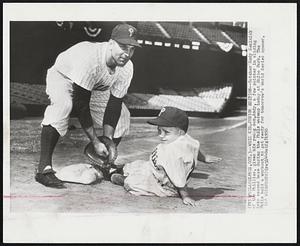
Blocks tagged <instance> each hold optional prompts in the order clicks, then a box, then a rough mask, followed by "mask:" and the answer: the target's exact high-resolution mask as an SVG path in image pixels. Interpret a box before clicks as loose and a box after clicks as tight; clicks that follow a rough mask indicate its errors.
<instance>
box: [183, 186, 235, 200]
mask: <svg viewBox="0 0 300 246" xmlns="http://www.w3.org/2000/svg"><path fill="white" fill-rule="evenodd" d="M226 190H231V191H233V190H234V189H228V188H210V187H201V188H198V189H194V188H188V193H189V194H190V196H191V197H192V198H193V199H195V200H196V201H199V200H202V199H212V198H214V197H215V196H217V195H220V194H223V193H224V191H226Z"/></svg>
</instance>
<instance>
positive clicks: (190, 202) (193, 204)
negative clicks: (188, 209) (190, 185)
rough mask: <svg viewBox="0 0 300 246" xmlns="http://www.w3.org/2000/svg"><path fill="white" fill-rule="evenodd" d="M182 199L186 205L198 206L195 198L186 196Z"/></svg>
mask: <svg viewBox="0 0 300 246" xmlns="http://www.w3.org/2000/svg"><path fill="white" fill-rule="evenodd" d="M182 201H183V203H184V204H185V205H190V206H192V207H196V205H197V204H196V201H195V200H193V199H192V198H190V197H188V196H187V197H185V198H183V199H182Z"/></svg>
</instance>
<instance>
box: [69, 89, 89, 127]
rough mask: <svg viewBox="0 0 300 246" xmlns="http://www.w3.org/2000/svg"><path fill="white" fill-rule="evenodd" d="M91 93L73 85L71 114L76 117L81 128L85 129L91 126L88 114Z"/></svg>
mask: <svg viewBox="0 0 300 246" xmlns="http://www.w3.org/2000/svg"><path fill="white" fill-rule="evenodd" d="M91 94H92V93H91V91H88V90H86V89H84V88H82V87H81V86H79V85H77V84H75V83H73V112H74V113H75V115H76V116H77V117H78V119H79V122H80V124H81V126H82V127H83V128H84V129H87V128H89V127H91V126H93V120H92V116H91V112H90V99H91Z"/></svg>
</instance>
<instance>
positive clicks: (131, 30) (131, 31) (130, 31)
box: [128, 27, 134, 37]
mask: <svg viewBox="0 0 300 246" xmlns="http://www.w3.org/2000/svg"><path fill="white" fill-rule="evenodd" d="M128 32H129V37H132V34H133V33H134V30H133V28H131V27H130V28H129V29H128Z"/></svg>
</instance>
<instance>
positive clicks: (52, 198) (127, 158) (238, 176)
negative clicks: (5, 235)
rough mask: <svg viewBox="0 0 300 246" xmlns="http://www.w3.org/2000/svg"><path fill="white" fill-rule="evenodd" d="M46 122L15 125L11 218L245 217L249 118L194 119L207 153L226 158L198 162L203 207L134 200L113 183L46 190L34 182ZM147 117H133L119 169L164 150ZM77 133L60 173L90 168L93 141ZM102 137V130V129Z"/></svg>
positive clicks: (194, 182) (193, 182)
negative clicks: (35, 214)
mask: <svg viewBox="0 0 300 246" xmlns="http://www.w3.org/2000/svg"><path fill="white" fill-rule="evenodd" d="M41 120H42V118H25V119H22V120H11V121H10V163H9V164H10V194H5V196H4V199H8V200H9V201H10V209H11V212H25V211H26V212H58V213H60V212H63V213H68V212H70V213H77V212H78V213H107V212H109V213H111V212H112V213H119V212H120V213H183V212H184V213H186V212H187V213H243V212H244V211H245V204H246V116H236V117H228V118H222V119H209V118H190V127H189V131H188V133H189V134H190V135H191V136H193V137H194V138H196V139H197V140H199V141H200V143H201V147H202V149H203V150H204V151H205V152H206V153H207V154H211V155H215V156H219V157H221V158H222V161H221V162H219V163H216V164H205V163H203V162H198V165H197V167H196V169H195V170H194V172H193V174H192V176H191V179H190V181H189V184H188V187H189V192H190V194H191V197H192V198H194V199H195V200H197V201H198V202H197V203H198V206H197V207H188V206H186V205H184V204H183V203H182V200H181V199H180V198H179V197H172V198H160V197H145V196H139V197H138V196H134V195H131V194H130V193H128V192H126V191H125V190H124V188H123V187H121V186H116V185H114V184H112V183H110V182H109V181H102V182H100V183H97V184H93V185H81V184H74V183H67V184H66V186H67V189H53V188H47V187H44V186H42V185H41V184H39V183H37V182H36V181H35V180H34V170H35V167H36V166H37V164H38V160H39V151H40V131H41V128H40V122H41ZM146 121H147V118H146V117H133V118H132V120H131V129H130V131H131V132H130V135H128V136H127V137H125V138H124V139H123V140H122V142H121V144H120V145H119V148H118V152H119V156H118V159H117V164H125V163H126V162H131V161H134V160H137V159H143V160H145V159H148V157H149V154H150V153H151V151H152V149H153V148H154V147H155V146H156V145H157V144H158V138H157V136H156V134H157V130H156V128H155V127H154V126H151V125H148V124H147V123H146ZM71 124H72V125H73V126H75V127H73V129H72V130H70V131H68V133H67V135H66V136H65V137H63V138H60V140H59V142H58V144H57V147H56V149H55V152H54V155H53V167H54V169H55V170H59V169H60V168H62V167H64V166H66V165H71V164H76V163H89V161H88V160H87V158H86V157H85V156H84V154H83V149H84V146H85V145H86V144H87V143H88V138H87V137H86V136H85V134H84V133H83V131H82V129H80V126H79V123H78V122H77V120H76V119H71ZM98 131H99V134H100V133H101V130H100V129H98Z"/></svg>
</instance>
